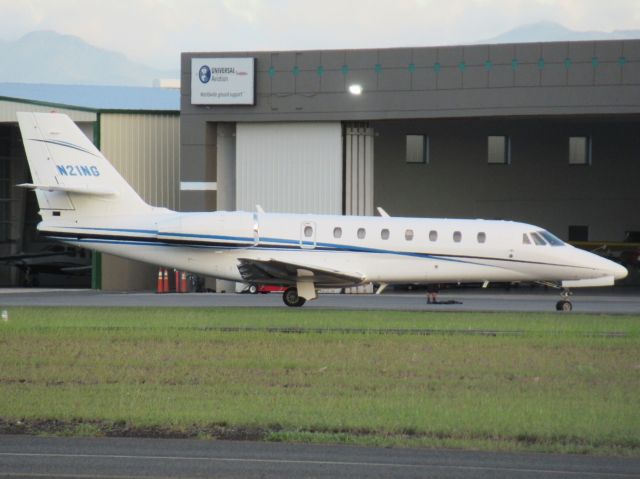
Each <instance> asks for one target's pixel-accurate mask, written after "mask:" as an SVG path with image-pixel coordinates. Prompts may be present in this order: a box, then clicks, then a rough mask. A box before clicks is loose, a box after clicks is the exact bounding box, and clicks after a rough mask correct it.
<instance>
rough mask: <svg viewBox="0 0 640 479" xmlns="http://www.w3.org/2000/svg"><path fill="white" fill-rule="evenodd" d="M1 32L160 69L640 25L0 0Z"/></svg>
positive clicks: (365, 4)
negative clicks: (55, 40) (184, 55)
mask: <svg viewBox="0 0 640 479" xmlns="http://www.w3.org/2000/svg"><path fill="white" fill-rule="evenodd" d="M0 11H1V12H2V16H1V17H0V32H2V36H3V37H4V39H6V40H7V39H15V38H17V37H19V36H21V35H23V34H25V33H27V32H29V31H32V30H38V29H49V30H56V31H58V32H60V33H67V34H72V35H76V36H79V37H81V38H82V39H84V40H85V41H87V42H89V43H91V44H93V45H96V46H99V47H101V48H105V49H110V50H117V51H120V52H123V53H125V54H126V55H127V56H128V57H130V58H131V59H133V60H135V61H138V62H142V63H146V64H149V65H153V66H156V67H161V68H170V67H171V68H177V67H178V61H179V54H180V52H181V51H239V50H248V51H255V50H269V49H283V50H297V49H320V48H366V47H369V48H376V47H393V46H411V45H416V46H421V45H446V44H461V43H473V42H477V41H479V40H482V39H485V38H490V37H493V36H495V35H497V34H499V33H502V32H504V31H507V30H510V29H512V28H515V27H517V26H519V25H523V24H528V23H533V22H537V21H541V20H547V21H554V22H558V23H561V24H563V25H564V26H566V27H569V28H572V29H574V30H604V31H611V30H615V29H634V28H635V29H637V28H640V7H638V1H637V0H608V1H606V2H605V1H602V0H447V1H446V2H445V1H441V0H438V1H436V0H394V1H393V2H390V1H388V0H348V1H345V0H322V1H319V0H111V1H108V2H106V1H104V0H56V1H51V0H22V1H19V2H16V1H15V0H0Z"/></svg>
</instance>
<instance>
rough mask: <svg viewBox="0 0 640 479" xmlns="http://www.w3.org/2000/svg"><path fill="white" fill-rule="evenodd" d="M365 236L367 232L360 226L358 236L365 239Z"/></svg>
mask: <svg viewBox="0 0 640 479" xmlns="http://www.w3.org/2000/svg"><path fill="white" fill-rule="evenodd" d="M365 236H367V232H366V231H365V229H364V228H358V238H360V239H364V237H365Z"/></svg>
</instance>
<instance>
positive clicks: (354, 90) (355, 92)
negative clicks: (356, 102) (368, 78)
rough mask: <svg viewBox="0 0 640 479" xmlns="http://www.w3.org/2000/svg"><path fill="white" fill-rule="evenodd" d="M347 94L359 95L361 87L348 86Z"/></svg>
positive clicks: (355, 85) (356, 85)
mask: <svg viewBox="0 0 640 479" xmlns="http://www.w3.org/2000/svg"><path fill="white" fill-rule="evenodd" d="M349 93H351V94H352V95H361V94H362V85H358V84H354V85H349Z"/></svg>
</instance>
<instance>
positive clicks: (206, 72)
mask: <svg viewBox="0 0 640 479" xmlns="http://www.w3.org/2000/svg"><path fill="white" fill-rule="evenodd" d="M198 77H199V78H200V81H201V82H202V83H209V80H211V68H209V67H208V66H207V65H202V66H201V67H200V70H199V71H198Z"/></svg>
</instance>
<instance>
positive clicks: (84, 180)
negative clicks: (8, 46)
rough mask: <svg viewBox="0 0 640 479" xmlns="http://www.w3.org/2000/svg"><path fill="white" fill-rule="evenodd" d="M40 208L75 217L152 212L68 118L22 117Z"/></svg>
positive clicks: (50, 114)
mask: <svg viewBox="0 0 640 479" xmlns="http://www.w3.org/2000/svg"><path fill="white" fill-rule="evenodd" d="M17 115H18V122H19V124H20V132H21V134H22V142H23V144H24V148H25V151H26V154H27V161H28V163H29V168H30V170H31V176H32V178H33V184H32V185H26V186H28V187H31V188H33V189H35V190H36V194H37V195H38V204H39V205H40V209H41V210H74V211H75V215H82V216H85V215H94V214H100V215H108V214H122V213H139V212H143V211H146V210H148V209H149V208H150V206H149V205H147V204H146V203H145V202H144V201H143V200H142V199H141V198H140V196H138V194H137V193H136V192H135V190H134V189H133V188H131V186H130V185H129V184H128V183H127V182H126V181H125V180H124V178H122V176H120V174H119V173H118V171H117V170H116V169H115V168H114V167H113V166H112V165H111V163H109V162H108V161H107V159H106V158H105V157H104V156H103V155H102V153H101V152H100V151H99V150H98V149H97V148H96V147H95V146H94V145H93V143H91V141H90V140H89V139H88V138H87V137H86V136H85V135H84V133H82V131H81V130H80V128H78V126H77V125H76V124H75V123H74V122H73V121H72V120H71V118H69V117H68V116H67V115H64V114H60V113H18V114H17Z"/></svg>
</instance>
